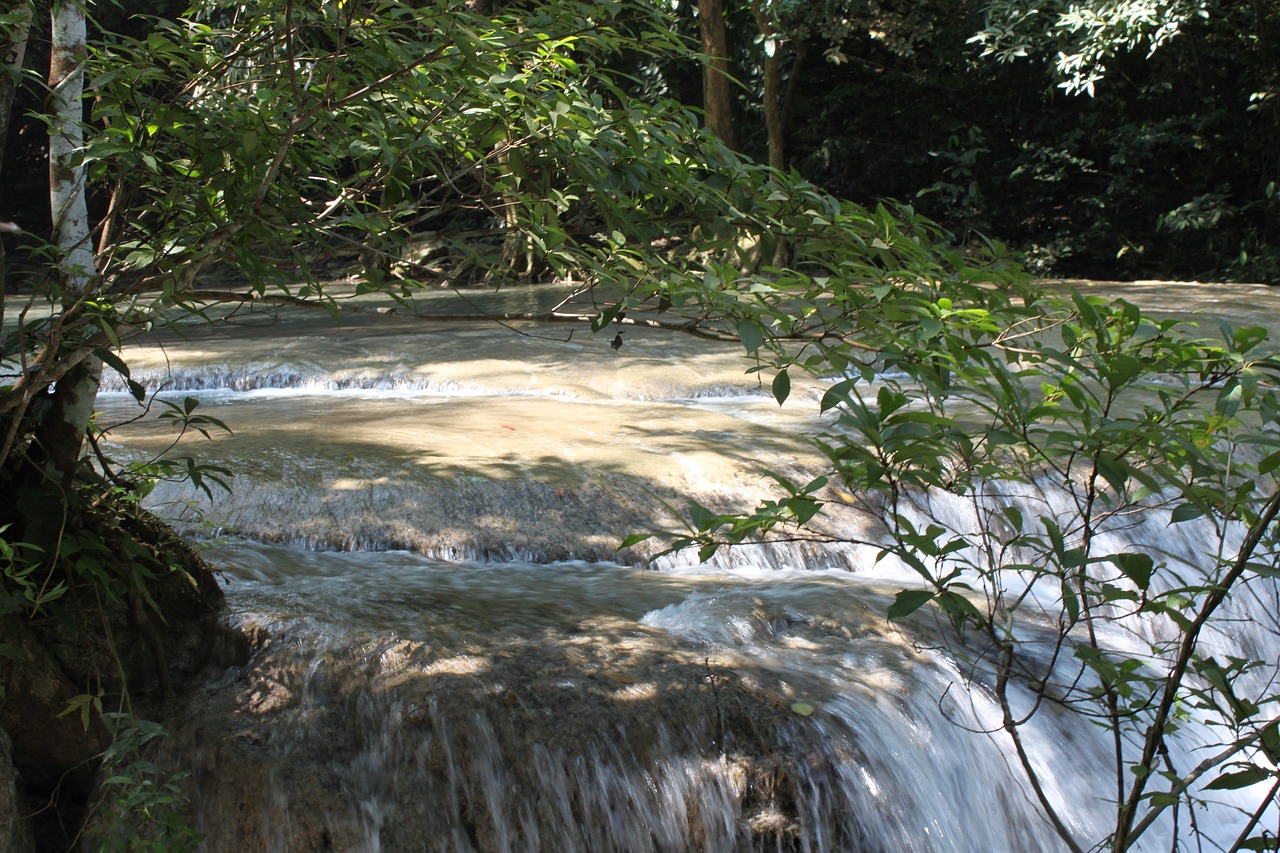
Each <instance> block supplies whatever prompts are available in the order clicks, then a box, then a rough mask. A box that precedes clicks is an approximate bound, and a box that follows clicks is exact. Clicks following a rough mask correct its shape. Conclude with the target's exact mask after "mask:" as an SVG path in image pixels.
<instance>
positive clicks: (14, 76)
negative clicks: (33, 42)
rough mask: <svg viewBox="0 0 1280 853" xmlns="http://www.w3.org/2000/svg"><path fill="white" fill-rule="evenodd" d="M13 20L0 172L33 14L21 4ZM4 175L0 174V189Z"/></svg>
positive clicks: (1, 275) (1, 69)
mask: <svg viewBox="0 0 1280 853" xmlns="http://www.w3.org/2000/svg"><path fill="white" fill-rule="evenodd" d="M10 14H12V15H14V16H16V17H17V21H16V22H15V23H13V24H12V25H11V26H12V30H11V32H10V33H9V36H8V38H7V39H5V40H4V41H0V169H3V167H4V151H5V142H6V141H7V140H8V139H9V119H10V117H11V116H12V115H13V99H14V95H15V94H16V93H17V91H18V80H19V78H20V77H21V75H22V66H23V62H24V61H25V60H26V54H27V37H28V36H29V35H30V33H31V19H32V15H33V10H32V8H31V5H30V4H29V3H27V2H25V1H24V0H20V2H19V3H18V4H17V5H16V7H15V8H14V9H13V11H12V12H11V13H10ZM3 179H4V175H3V174H2V173H0V186H3V185H4V184H3ZM3 225H4V224H2V223H0V322H3V321H4V293H5V290H4V287H5V272H6V270H5V254H4V237H3V234H4V233H5V231H6V230H7V229H6V228H5V227H3Z"/></svg>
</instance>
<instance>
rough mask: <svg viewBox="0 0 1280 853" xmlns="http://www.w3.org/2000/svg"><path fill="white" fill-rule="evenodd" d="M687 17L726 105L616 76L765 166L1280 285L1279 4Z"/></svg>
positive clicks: (1061, 269)
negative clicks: (704, 119) (718, 57)
mask: <svg viewBox="0 0 1280 853" xmlns="http://www.w3.org/2000/svg"><path fill="white" fill-rule="evenodd" d="M480 5H491V4H488V3H481V4H480ZM535 5H538V4H535ZM541 5H546V4H541ZM672 6H673V9H672V14H671V15H670V16H669V21H670V23H671V25H672V27H673V28H675V29H676V30H677V31H678V34H679V35H682V36H684V37H686V38H687V39H690V40H693V41H695V42H696V40H697V39H698V37H699V26H700V23H701V26H702V30H703V31H702V33H701V35H702V37H703V39H704V40H705V38H707V37H708V34H709V33H708V27H707V22H709V21H713V20H722V21H723V24H724V27H723V32H722V33H721V34H720V36H719V38H720V39H722V42H721V41H717V42H714V43H713V44H712V48H711V49H712V50H716V51H719V52H722V53H723V55H724V56H723V60H724V64H723V65H722V66H718V67H723V68H724V69H725V70H726V71H727V74H728V75H729V77H731V78H732V79H731V80H730V79H728V78H726V79H725V80H724V81H722V82H721V83H720V84H718V85H713V84H715V83H716V81H711V82H710V83H709V86H710V88H708V90H707V92H708V93H709V97H710V100H706V98H705V97H704V91H703V67H704V66H703V64H702V63H701V62H700V61H698V59H697V58H696V57H694V56H691V55H689V54H688V53H687V52H675V51H667V52H665V53H661V52H660V53H658V54H656V55H650V56H645V55H641V54H638V53H636V52H632V53H630V54H626V55H624V56H622V57H616V58H615V59H613V60H611V62H610V64H611V65H612V66H613V67H614V70H616V71H618V72H620V73H625V74H630V75H633V81H634V84H635V86H636V87H637V90H638V91H637V94H639V95H642V96H645V97H650V98H657V97H670V98H674V99H675V100H677V101H679V102H681V103H683V104H687V105H690V106H693V107H702V106H704V104H705V105H706V106H708V107H709V108H710V110H709V112H710V113H711V117H710V120H709V124H711V126H712V127H714V128H715V129H716V130H717V131H719V132H720V134H721V136H722V137H723V138H725V139H726V141H728V142H730V143H731V145H733V146H734V147H736V148H737V149H738V150H740V151H741V152H742V153H744V154H745V155H747V156H749V157H751V158H754V159H755V160H757V161H759V162H772V163H773V165H776V166H779V165H780V166H785V167H786V168H793V169H795V170H797V171H798V172H799V173H800V174H801V175H803V176H804V177H805V178H806V179H807V180H810V181H813V182H814V183H815V184H817V185H818V186H820V187H822V188H823V189H825V190H828V191H830V192H831V193H832V194H834V195H836V196H838V197H841V198H845V199H850V200H854V201H858V202H861V203H868V202H871V201H873V200H876V199H881V198H894V199H897V200H899V201H902V202H907V203H910V204H912V205H914V206H915V207H916V208H917V209H918V210H919V211H920V212H922V213H923V214H925V215H927V216H929V217H930V218H932V219H934V220H936V221H938V222H940V223H941V224H943V225H944V226H945V227H947V228H948V229H949V230H951V231H952V232H953V233H955V234H957V235H960V236H962V237H963V236H964V235H966V234H969V233H971V232H974V231H976V232H980V233H982V234H985V235H988V236H990V237H992V238H995V239H998V240H1001V241H1003V242H1005V243H1007V244H1008V245H1010V246H1011V247H1013V248H1014V249H1016V250H1018V251H1019V252H1022V253H1024V257H1025V260H1026V264H1027V267H1028V269H1029V270H1030V271H1031V272H1033V273H1036V274H1039V275H1046V276H1062V277H1079V278H1095V279H1119V280H1127V279H1140V278H1164V279H1175V278H1176V279H1198V280H1224V281H1271V280H1273V279H1274V278H1275V276H1276V275H1277V269H1278V268H1280V258H1278V257H1277V255H1276V250H1275V248H1274V247H1275V244H1276V239H1275V238H1276V236H1277V227H1278V224H1277V223H1278V216H1277V207H1278V206H1280V201H1278V200H1277V199H1276V198H1275V191H1276V187H1277V180H1278V178H1280V145H1278V144H1277V143H1278V142H1280V137H1278V133H1277V130H1278V128H1280V115H1278V108H1277V104H1276V97H1275V92H1274V86H1275V81H1276V78H1277V75H1278V74H1280V6H1278V5H1277V4H1275V3H1272V2H1264V0H1257V2H1215V1H1214V0H1174V2H1168V0H1125V2H1113V3H1069V2H1049V3H1043V4H1035V5H1033V4H1023V3H1016V2H1013V3H1011V2H1004V1H1003V0H1002V1H1001V2H995V3H991V2H932V0H930V2H902V0H885V2H880V0H817V1H816V2H794V0H773V2H766V3H760V2H758V0H757V2H755V3H748V2H732V0H731V1H730V2H722V0H701V2H699V3H697V4H695V3H691V2H689V0H678V2H676V3H674V4H672ZM698 7H701V8H702V14H701V15H699V14H698ZM182 11H183V4H182V3H180V2H154V0H143V2H135V0H123V2H120V3H118V4H117V3H102V4H97V8H95V9H94V10H93V12H92V18H93V24H94V25H95V26H97V27H99V28H101V29H102V30H104V31H112V32H121V33H126V34H129V35H134V36H137V35H144V34H145V32H144V31H145V29H146V28H147V27H149V26H150V24H149V23H147V22H146V19H144V18H139V17H137V16H138V15H157V16H161V17H174V16H177V15H179V14H180V13H181V12H182ZM43 17H44V16H39V15H38V16H37V17H36V26H37V33H38V32H39V29H40V28H41V26H42V25H43ZM29 50H30V52H31V56H29V57H28V63H27V64H28V67H31V68H41V67H47V63H46V64H45V65H42V64H41V63H42V62H45V60H44V58H43V55H44V54H45V53H47V40H46V39H44V38H41V37H37V38H35V39H33V40H32V41H31V43H30V47H29ZM703 50H704V51H708V47H707V43H706V42H705V41H704V42H703ZM44 99H45V93H44V92H43V91H42V87H41V86H40V85H32V84H31V82H30V81H28V82H27V83H26V84H24V85H22V86H21V87H20V89H19V92H18V99H17V102H16V104H15V109H14V110H13V121H12V125H11V127H10V128H9V135H8V145H7V147H6V149H5V151H6V155H5V162H4V167H3V172H0V174H3V175H4V178H5V190H4V192H3V193H0V220H9V221H17V222H20V223H21V224H22V225H23V227H24V228H25V229H26V230H28V231H33V232H35V233H46V234H47V229H48V212H47V211H48V203H47V191H48V187H47V179H46V176H45V175H46V169H45V166H44V156H45V146H46V132H45V126H44V124H43V123H42V120H41V119H40V118H39V116H38V113H39V111H40V108H41V105H42V104H43V103H44ZM721 116H723V118H722V117H721ZM775 126H776V133H777V139H776V140H775V144H776V145H777V146H778V147H779V149H780V150H779V151H778V152H776V153H775V155H774V158H773V159H772V160H771V158H770V151H769V146H770V139H769V131H770V128H774V127H775Z"/></svg>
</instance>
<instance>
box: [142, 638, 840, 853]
mask: <svg viewBox="0 0 1280 853" xmlns="http://www.w3.org/2000/svg"><path fill="white" fill-rule="evenodd" d="M243 629H244V630H245V631H246V632H247V633H248V634H249V635H251V636H255V637H256V640H257V643H258V650H257V652H256V653H255V655H254V658H253V660H252V662H251V664H250V665H249V666H247V667H245V668H243V669H239V670H232V671H229V672H228V673H227V674H226V675H225V677H224V678H223V679H222V680H221V681H219V682H217V683H215V684H212V685H210V686H208V687H206V688H205V689H203V690H201V691H199V692H198V693H196V694H195V695H193V696H192V697H190V699H189V700H188V701H187V702H186V703H185V704H184V705H183V706H182V707H181V709H180V710H178V711H177V712H176V713H175V714H173V715H172V717H173V719H174V720H175V721H176V720H181V721H182V722H181V723H180V724H178V725H177V727H176V728H175V730H174V731H173V732H172V735H171V737H170V738H169V739H168V742H167V744H166V747H165V748H166V753H167V758H166V760H167V761H169V762H172V763H173V764H174V765H175V766H190V767H191V768H192V769H193V771H194V772H193V776H192V777H191V779H190V780H189V782H190V786H191V794H192V803H193V804H194V805H193V812H192V821H193V825H195V826H196V827H197V828H198V829H199V830H200V831H202V832H204V833H207V835H208V841H207V849H211V850H227V849H236V848H237V847H243V846H246V845H247V846H248V847H249V848H252V849H276V850H325V849H333V850H374V849H379V850H386V851H396V850H403V851H411V850H414V851H416V850H477V851H497V850H565V851H567V850H582V851H595V850H671V851H676V850H697V849H705V850H730V849H769V850H775V849H792V848H796V849H799V845H800V843H801V836H802V829H801V826H800V823H799V821H798V814H797V812H796V809H795V799H796V798H797V797H798V796H801V795H802V792H801V791H799V790H797V785H798V783H799V780H800V779H802V778H806V777H808V776H809V775H810V774H809V773H808V772H807V771H806V773H804V774H801V773H799V772H797V768H799V767H802V766H804V765H806V764H810V763H812V762H813V761H815V760H823V759H821V758H820V756H821V751H820V750H819V749H818V747H817V746H816V745H813V744H810V746H812V748H813V749H814V751H813V752H812V753H806V751H805V746H804V745H805V743H806V739H805V738H803V737H799V738H797V737H796V735H795V729H796V728H797V727H798V726H800V725H802V724H803V720H801V719H800V718H798V717H796V715H795V714H794V712H792V711H791V710H790V709H789V708H788V707H787V705H786V702H785V699H786V697H785V696H784V695H783V694H782V692H781V691H782V690H784V689H786V688H785V687H780V686H778V685H774V686H773V687H772V689H769V688H765V687H762V686H761V685H760V683H759V681H760V679H759V678H758V676H756V675H753V674H752V673H750V672H747V671H744V669H743V668H742V665H741V661H735V660H733V659H732V658H730V657H726V656H724V655H720V654H715V653H698V652H697V651H693V650H690V649H687V648H686V649H681V648H678V647H677V646H675V645H674V644H673V643H672V641H671V638H669V637H668V636H666V635H665V633H664V632H662V631H658V630H655V629H651V628H647V627H646V626H643V625H641V624H638V623H635V622H631V621H628V620H621V619H615V618H599V619H594V620H584V621H581V622H578V623H577V624H576V625H574V624H558V625H546V626H545V627H544V629H543V630H539V631H533V632H527V631H522V632H519V633H512V632H498V633H497V634H496V635H494V636H490V637H489V638H488V641H487V642H485V643H483V644H482V643H481V642H480V638H479V637H475V636H472V637H467V636H465V635H464V634H459V633H458V632H456V631H454V630H451V629H446V628H441V629H440V630H439V631H435V632H428V635H427V636H424V637H421V638H417V639H407V638H397V637H379V638H376V639H375V638H369V639H367V640H366V641H365V642H357V643H356V644H354V645H348V642H350V641H351V640H352V639H354V638H351V637H346V638H341V639H334V638H324V637H322V636H320V635H317V634H315V633H311V632H309V631H290V630H285V631H282V632H280V633H271V630H272V629H270V628H267V627H264V626H262V625H259V624H254V623H252V622H247V623H246V624H245V625H244V626H243ZM782 729H786V730H787V734H786V735H784V734H783V733H782V731H781V730H782ZM780 744H787V746H785V747H784V746H781V745H780ZM813 829H814V828H813V827H809V828H808V830H807V831H808V832H810V833H812V831H813ZM810 840H812V839H810Z"/></svg>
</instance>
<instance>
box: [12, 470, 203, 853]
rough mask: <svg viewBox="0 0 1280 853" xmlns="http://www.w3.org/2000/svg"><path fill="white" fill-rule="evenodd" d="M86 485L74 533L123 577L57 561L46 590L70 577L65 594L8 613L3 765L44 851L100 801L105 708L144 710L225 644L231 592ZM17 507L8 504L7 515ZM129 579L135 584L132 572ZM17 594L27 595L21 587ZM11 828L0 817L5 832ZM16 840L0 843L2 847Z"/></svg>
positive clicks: (180, 547) (63, 845)
mask: <svg viewBox="0 0 1280 853" xmlns="http://www.w3.org/2000/svg"><path fill="white" fill-rule="evenodd" d="M82 485H83V486H84V494H82V495H79V501H80V502H79V503H78V504H77V509H78V511H79V514H78V515H77V516H76V517H75V519H74V523H72V522H68V526H67V532H66V536H67V537H68V538H70V537H72V536H73V535H74V536H75V537H77V538H78V540H79V541H82V542H91V543H93V545H94V547H95V548H96V549H98V550H96V551H95V552H94V553H95V554H96V556H95V560H96V561H97V563H96V565H98V567H99V568H98V571H99V573H100V574H101V575H102V576H103V577H110V578H113V579H114V586H111V587H110V588H105V587H103V586H100V585H95V584H91V583H89V582H87V581H86V580H85V577H84V576H82V575H81V574H78V573H77V571H76V570H75V569H74V568H71V567H68V566H67V565H64V564H62V563H55V564H54V565H53V566H52V568H51V569H47V570H43V571H46V572H47V576H46V575H44V574H42V575H41V576H40V577H41V579H42V583H43V584H44V585H45V588H46V589H54V588H57V587H58V586H59V585H61V586H64V587H65V593H64V594H62V595H61V596H59V597H58V598H57V599H56V601H54V602H53V603H52V604H50V605H47V606H45V607H43V608H40V609H38V610H36V611H34V612H31V611H29V610H28V609H27V608H25V607H23V608H19V610H18V611H16V612H10V613H7V615H5V616H3V617H2V618H0V648H3V649H4V654H0V734H2V735H3V736H4V737H5V744H6V747H7V751H6V753H5V756H4V757H5V759H6V760H5V762H2V763H0V773H2V772H3V771H4V768H5V767H13V768H14V769H16V772H17V778H20V779H21V786H20V787H18V786H16V785H15V786H13V788H12V790H13V798H14V802H16V803H17V807H16V810H17V814H18V815H19V817H20V818H21V817H23V816H26V815H30V816H31V818H30V820H29V821H24V820H19V821H18V823H19V824H29V826H28V827H26V828H24V829H21V830H19V831H24V832H25V831H27V830H28V829H29V831H30V832H31V835H32V837H33V838H34V841H33V843H34V845H35V847H36V849H40V850H50V851H57V850H65V849H70V847H71V846H72V845H73V844H74V843H75V839H76V838H77V836H78V834H79V832H80V828H81V824H82V822H83V820H84V816H85V815H86V814H87V813H88V811H89V810H90V809H91V808H92V804H93V803H94V801H95V799H96V796H95V791H96V787H97V782H98V780H97V775H98V765H99V761H100V758H101V755H102V753H103V750H104V749H105V748H106V746H107V744H108V743H109V742H110V737H109V735H108V733H107V730H106V727H105V726H104V724H103V720H102V713H103V712H104V711H113V710H118V709H121V708H126V707H129V708H132V709H133V711H134V712H135V713H137V714H139V715H140V716H143V717H144V718H145V717H146V716H147V715H148V714H149V713H150V709H153V708H155V707H157V706H158V704H159V703H161V702H163V701H164V699H165V698H166V697H167V696H170V695H173V694H175V693H176V692H177V691H178V690H180V689H181V688H182V687H183V686H184V682H185V681H186V680H187V679H190V678H192V677H193V676H195V675H196V674H197V673H198V672H200V670H201V669H202V668H203V667H204V665H205V664H206V663H207V662H208V661H209V660H210V659H211V657H216V655H217V654H219V653H221V649H222V648H223V646H222V644H221V643H220V641H219V640H218V636H219V627H218V626H219V623H218V611H219V609H220V607H221V605H222V592H221V589H220V588H219V587H218V584H217V582H216V580H215V579H214V577H213V574H212V571H211V570H210V569H209V567H208V566H207V565H205V564H204V563H203V561H201V560H200V559H199V557H198V556H197V555H196V554H195V553H194V551H192V549H191V548H190V547H189V546H188V545H186V544H185V543H184V542H183V541H182V540H181V539H180V538H179V537H177V535H176V534H174V533H173V532H172V531H170V530H168V529H167V528H165V527H164V526H163V525H162V524H160V523H159V522H158V521H156V520H155V519H154V518H153V517H151V516H150V515H148V514H147V513H145V512H141V511H139V510H138V509H137V508H136V505H133V504H131V503H125V504H119V503H117V502H115V501H113V500H112V499H111V495H110V493H109V491H104V490H101V489H100V488H99V487H100V485H101V484H97V483H85V484H82ZM11 510H12V507H7V508H6V507H4V506H3V502H0V518H2V517H6V516H5V515H4V513H5V512H7V511H11ZM66 551H67V553H68V554H70V553H72V549H71V548H70V547H67V549H66ZM131 577H132V578H134V583H133V584H132V585H130V584H127V583H125V582H124V581H123V579H124V578H131ZM143 584H145V593H144V592H141V591H139V586H140V585H143ZM10 592H11V591H10V590H8V589H0V594H9V593H10ZM13 596H14V597H15V598H17V600H19V601H21V600H22V599H21V593H20V592H17V593H13ZM126 693H127V694H128V696H129V697H130V698H129V701H128V702H126V701H124V700H123V699H122V698H121V697H122V696H123V695H125V694H126ZM81 711H83V713H81ZM3 785H4V777H3V776H0V786H3ZM6 790H8V789H6ZM2 793H3V792H0V795H2ZM2 815H3V812H2V811H0V816H2ZM4 831H5V830H4V827H3V825H0V838H3V837H4V836H3V833H4ZM7 849H8V848H6V847H4V846H3V845H0V853H2V851H4V850H7Z"/></svg>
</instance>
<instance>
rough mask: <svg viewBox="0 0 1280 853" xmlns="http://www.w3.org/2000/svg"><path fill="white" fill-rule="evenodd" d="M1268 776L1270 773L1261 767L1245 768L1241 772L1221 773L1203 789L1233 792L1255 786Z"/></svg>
mask: <svg viewBox="0 0 1280 853" xmlns="http://www.w3.org/2000/svg"><path fill="white" fill-rule="evenodd" d="M1270 776H1271V773H1270V772H1269V771H1267V770H1263V769H1262V768H1261V767H1245V768H1244V769H1243V770H1235V771H1231V772H1228V773H1223V774H1222V775H1221V776H1219V777H1218V778H1217V779H1214V780H1213V781H1212V782H1210V783H1209V784H1208V785H1205V786H1204V787H1205V789H1206V790H1211V791H1234V790H1235V789H1237V788H1247V787H1249V786H1250V785H1254V784H1257V783H1258V782H1261V781H1262V780H1263V779H1267V778H1270Z"/></svg>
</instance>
